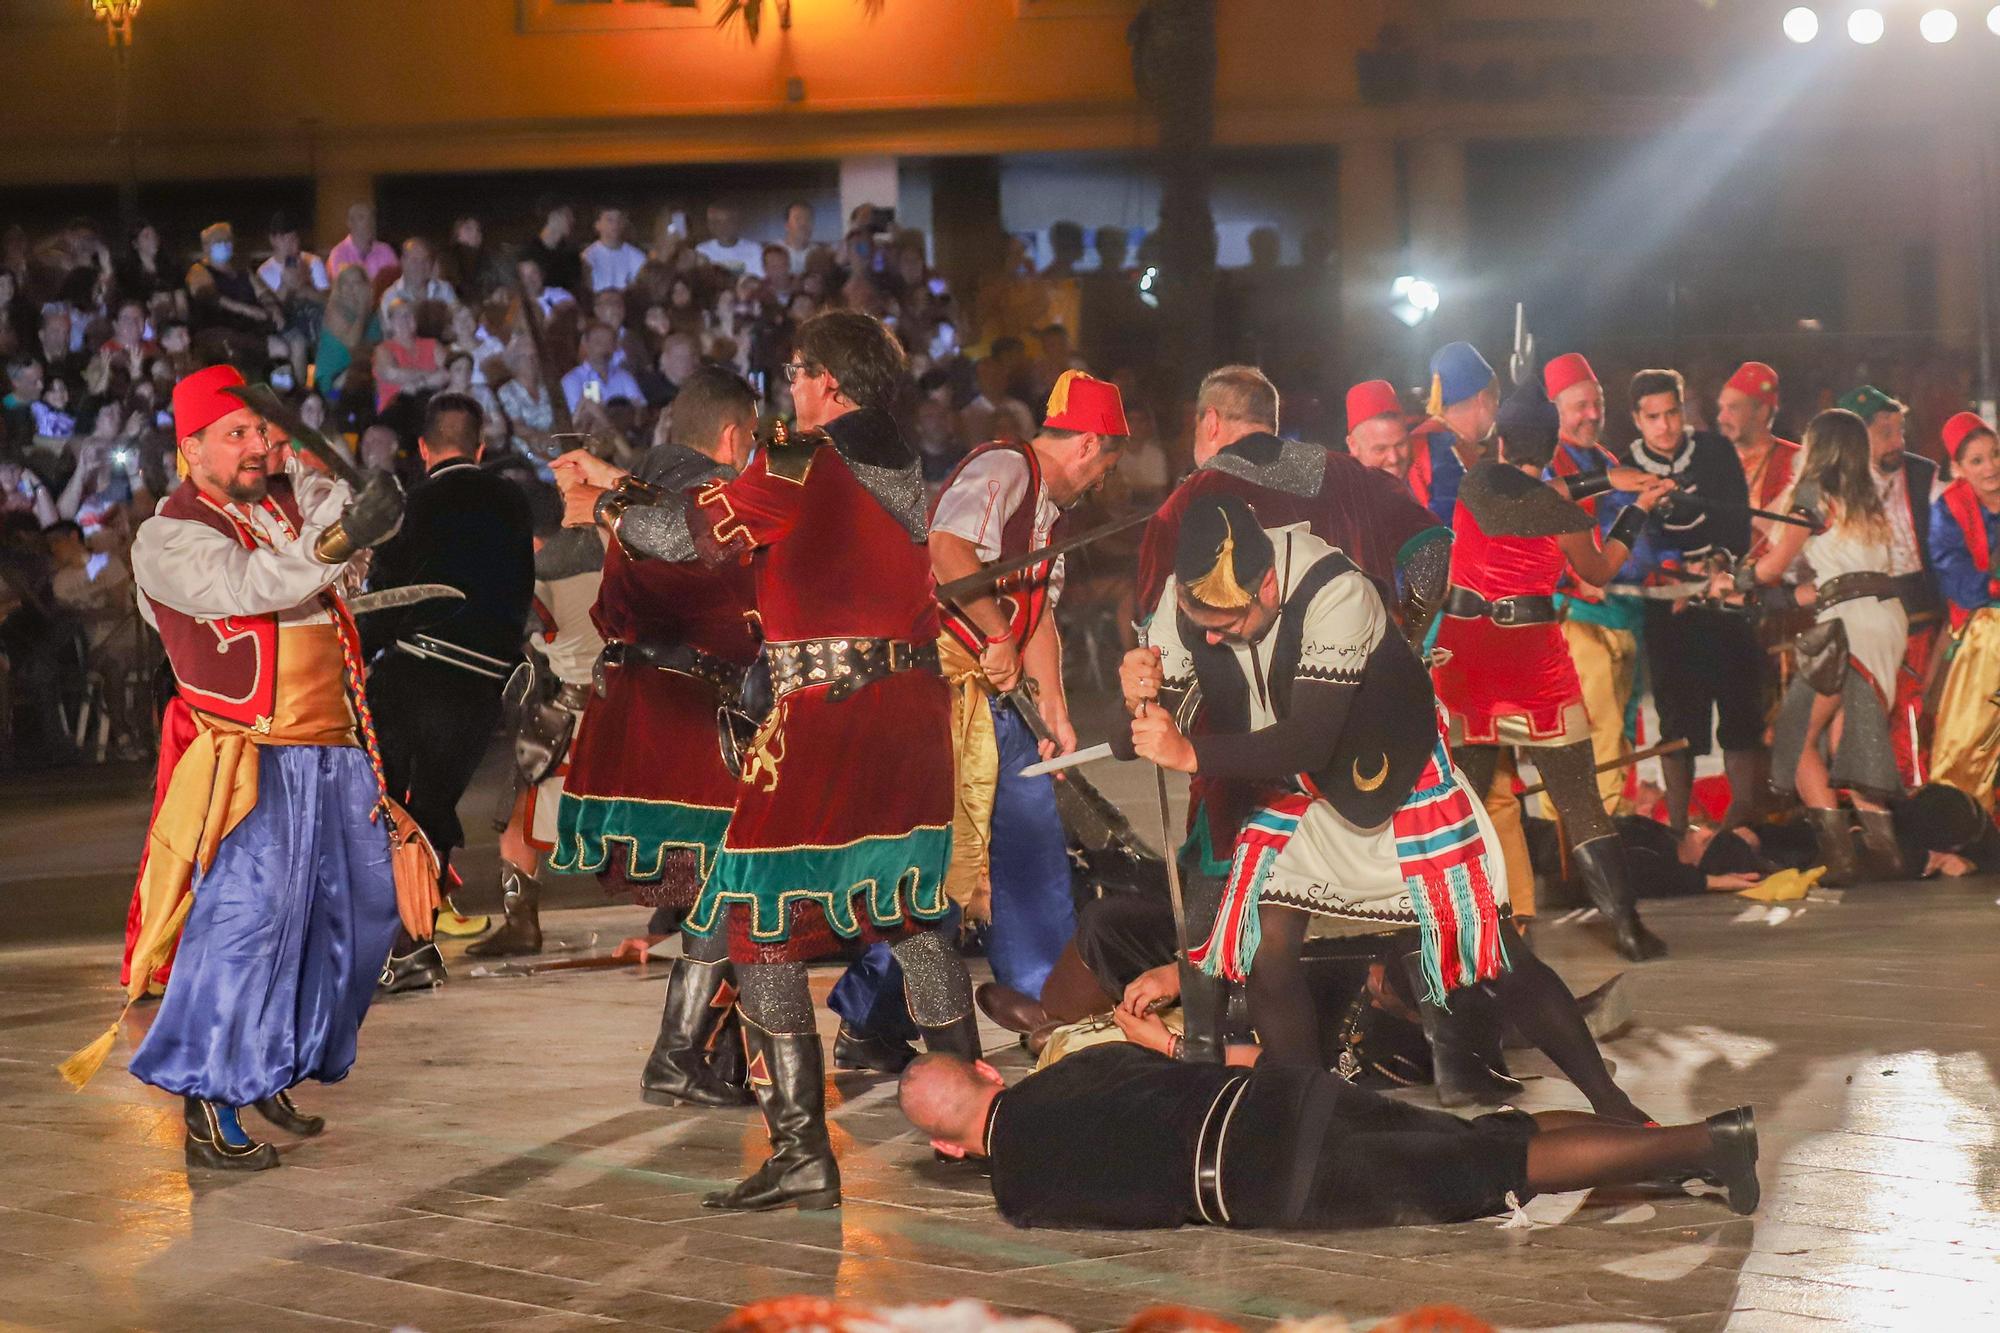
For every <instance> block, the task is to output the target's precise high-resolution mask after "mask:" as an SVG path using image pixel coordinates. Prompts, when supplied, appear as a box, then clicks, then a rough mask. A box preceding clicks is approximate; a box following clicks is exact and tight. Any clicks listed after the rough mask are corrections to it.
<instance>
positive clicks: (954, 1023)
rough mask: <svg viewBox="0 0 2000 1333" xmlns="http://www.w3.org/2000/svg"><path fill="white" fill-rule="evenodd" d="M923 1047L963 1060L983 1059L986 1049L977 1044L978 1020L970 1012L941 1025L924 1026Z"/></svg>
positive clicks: (935, 1053) (934, 1052)
mask: <svg viewBox="0 0 2000 1333" xmlns="http://www.w3.org/2000/svg"><path fill="white" fill-rule="evenodd" d="M923 1033H924V1049H925V1050H927V1051H930V1052H931V1053H932V1054H934V1055H956V1056H958V1057H959V1058H960V1059H964V1060H983V1059H985V1058H986V1051H985V1049H984V1048H983V1047H981V1046H980V1044H979V1020H978V1019H976V1018H974V1017H973V1016H972V1015H971V1014H966V1015H965V1016H964V1017H962V1018H954V1019H952V1020H951V1022H949V1023H946V1024H945V1025H944V1026H943V1027H936V1028H924V1029H923Z"/></svg>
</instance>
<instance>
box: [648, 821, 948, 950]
mask: <svg viewBox="0 0 2000 1333" xmlns="http://www.w3.org/2000/svg"><path fill="white" fill-rule="evenodd" d="M950 860H951V828H950V826H949V825H939V826H937V827H935V828H931V827H925V828H917V829H913V830H911V831H910V832H908V833H903V834H892V835H889V836H886V837H875V838H861V839H857V840H856V841H854V842H851V843H847V844H845V845H843V846H839V847H783V848H774V849H769V850H760V849H741V848H734V847H724V848H723V849H722V850H721V851H720V852H719V853H717V855H716V862H715V872H714V873H713V874H711V875H710V876H709V877H708V879H707V880H706V882H704V883H703V885H702V890H701V897H700V899H699V900H698V901H697V902H696V903H695V905H694V910H693V911H692V912H690V913H688V916H687V919H686V920H685V921H683V922H682V923H681V929H683V930H686V931H688V932H690V933H692V934H696V935H712V934H714V933H715V928H716V926H717V924H718V923H719V922H720V920H721V918H722V909H723V907H724V906H725V905H731V904H741V905H743V906H746V907H748V908H749V909H750V938H751V939H753V940H755V941H757V942H758V943H761V944H775V943H778V942H781V941H783V940H784V939H785V938H787V937H788V936H789V935H790V933H791V908H792V904H794V903H797V902H810V903H815V904H817V905H818V906H819V908H820V910H821V911H823V912H824V913H826V919H827V924H828V925H830V926H831V927H832V928H833V933H834V934H836V935H838V936H840V937H841V938H842V939H850V940H851V939H854V938H855V937H856V936H858V935H860V933H861V926H862V918H861V916H859V915H857V905H858V907H859V909H860V911H862V912H865V913H866V918H867V921H868V922H869V924H872V925H874V926H876V927H890V926H900V925H902V924H904V922H905V912H906V911H907V914H908V916H909V917H912V918H914V919H916V920H918V921H937V920H940V919H941V918H943V917H944V916H945V915H946V914H947V913H948V912H950V911H951V900H950V899H949V898H947V897H946V896H945V892H944V872H945V866H946V865H947V864H949V862H950ZM830 886H838V887H830Z"/></svg>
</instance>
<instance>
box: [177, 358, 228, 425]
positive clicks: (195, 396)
mask: <svg viewBox="0 0 2000 1333" xmlns="http://www.w3.org/2000/svg"><path fill="white" fill-rule="evenodd" d="M232 387H233V388H239V389H240V388H242V387H243V374H242V372H241V371H239V370H237V369H236V367H234V366H210V367H208V369H206V370H197V371H196V372H195V373H194V374H192V375H190V376H188V377H187V378H186V379H184V380H182V381H181V382H180V383H179V384H176V385H175V386H174V438H175V439H177V440H185V439H186V438H187V437H188V436H190V435H193V434H194V433H195V432H196V431H199V430H200V429H202V427H204V426H212V425H214V424H215V423H216V422H218V421H220V420H222V419H223V418H224V417H226V416H228V415H229V414H230V413H231V412H234V411H235V410H236V409H237V408H239V407H241V406H243V400H242V399H241V398H237V397H235V396H233V395H231V394H228V393H225V392H223V390H225V389H229V388H232Z"/></svg>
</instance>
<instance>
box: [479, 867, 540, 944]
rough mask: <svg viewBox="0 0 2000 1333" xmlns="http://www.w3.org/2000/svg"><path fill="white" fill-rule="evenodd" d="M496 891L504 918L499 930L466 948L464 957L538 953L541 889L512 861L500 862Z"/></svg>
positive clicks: (533, 878) (532, 877) (532, 878)
mask: <svg viewBox="0 0 2000 1333" xmlns="http://www.w3.org/2000/svg"><path fill="white" fill-rule="evenodd" d="M500 889H501V901H502V903H503V904H504V905H505V910H506V913H507V919H506V920H505V921H504V922H502V923H501V925H500V929H498V930H496V931H494V932H493V933H492V934H491V935H488V936H487V937H486V938H485V939H483V940H480V941H478V942H477V943H475V944H471V945H468V946H467V947H466V950H465V955H466V957H468V958H510V957H513V956H515V955H517V954H530V953H540V952H541V951H542V912H541V907H542V886H541V885H540V884H539V883H537V882H536V880H535V877H534V876H533V875H531V874H529V873H528V872H527V871H525V870H523V869H521V867H519V866H517V865H515V864H514V863H513V862H512V861H505V860H503V861H501V862H500Z"/></svg>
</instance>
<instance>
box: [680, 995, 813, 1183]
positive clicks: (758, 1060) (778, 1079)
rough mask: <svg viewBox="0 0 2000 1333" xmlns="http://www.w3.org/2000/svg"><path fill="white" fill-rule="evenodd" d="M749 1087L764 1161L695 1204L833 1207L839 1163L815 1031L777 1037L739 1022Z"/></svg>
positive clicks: (754, 1026) (745, 1022) (749, 1023)
mask: <svg viewBox="0 0 2000 1333" xmlns="http://www.w3.org/2000/svg"><path fill="white" fill-rule="evenodd" d="M743 1035H744V1038H745V1047H746V1049H747V1050H748V1052H749V1056H750V1089H751V1091H753V1092H755V1093H756V1094H757V1105H758V1107H759V1108H760V1109H761V1110H762V1111H763V1112H764V1124H765V1126H766V1128H768V1129H769V1130H770V1132H771V1157H770V1160H769V1161H767V1162H765V1163H764V1165H762V1166H760V1167H758V1168H757V1170H756V1171H755V1172H754V1173H753V1174H752V1175H751V1176H750V1178H749V1179H748V1180H745V1181H744V1182H743V1183H742V1184H740V1185H738V1186H736V1187H735V1188H734V1189H728V1190H720V1191H718V1192H716V1193H714V1194H711V1195H709V1196H708V1197H706V1198H704V1199H703V1200H702V1201H701V1204H702V1207H704V1208H726V1209H733V1210H737V1211H743V1212H761V1211H763V1210H764V1209H767V1208H783V1207H786V1206H788V1205H793V1206H796V1207H798V1208H801V1209H808V1210H813V1209H822V1208H838V1207H839V1206H840V1163H838V1162H836V1161H835V1160H834V1157H833V1144H832V1142H831V1141H830V1140H829V1139H828V1138H827V1133H826V1062H825V1057H824V1056H823V1055H822V1053H821V1051H820V1044H819V1034H818V1033H813V1032H808V1033H804V1034H801V1035H795V1036H779V1035H778V1034H776V1033H772V1032H766V1031H764V1029H762V1028H760V1027H758V1026H757V1025H756V1024H755V1023H752V1022H751V1021H750V1020H749V1019H747V1018H746V1019H744V1020H743Z"/></svg>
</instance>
